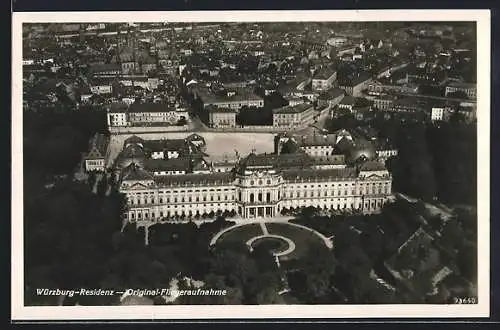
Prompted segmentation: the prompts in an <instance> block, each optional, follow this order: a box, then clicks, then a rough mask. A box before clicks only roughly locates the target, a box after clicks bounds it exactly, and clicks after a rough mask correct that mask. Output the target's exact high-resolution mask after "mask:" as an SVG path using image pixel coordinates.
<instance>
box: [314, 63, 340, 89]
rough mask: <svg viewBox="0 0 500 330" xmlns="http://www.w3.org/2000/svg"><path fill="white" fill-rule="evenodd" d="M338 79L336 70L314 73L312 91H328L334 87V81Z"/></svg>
mask: <svg viewBox="0 0 500 330" xmlns="http://www.w3.org/2000/svg"><path fill="white" fill-rule="evenodd" d="M336 79H337V71H336V70H334V69H329V68H325V69H320V70H319V71H318V72H315V73H314V76H313V78H312V89H313V90H319V91H326V90H328V89H330V88H332V87H333V83H334V81H335V80H336Z"/></svg>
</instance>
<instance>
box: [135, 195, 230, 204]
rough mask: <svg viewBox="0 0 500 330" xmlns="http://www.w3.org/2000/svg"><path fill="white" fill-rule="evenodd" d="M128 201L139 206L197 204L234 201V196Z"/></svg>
mask: <svg viewBox="0 0 500 330" xmlns="http://www.w3.org/2000/svg"><path fill="white" fill-rule="evenodd" d="M128 200H129V203H130V205H141V204H156V202H157V201H158V203H159V204H164V203H166V204H169V203H193V202H195V203H197V202H208V201H209V202H214V201H222V200H224V201H229V200H231V201H234V195H230V196H228V195H224V196H221V195H217V196H214V195H210V196H206V195H205V196H201V197H200V196H194V198H193V197H192V196H188V197H184V196H182V197H172V198H170V197H166V198H163V197H160V198H159V199H156V198H154V197H151V198H130V197H128Z"/></svg>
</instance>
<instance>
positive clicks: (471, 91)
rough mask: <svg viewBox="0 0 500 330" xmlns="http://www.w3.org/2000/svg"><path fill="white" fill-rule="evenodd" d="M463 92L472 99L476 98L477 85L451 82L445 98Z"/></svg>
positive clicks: (447, 87)
mask: <svg viewBox="0 0 500 330" xmlns="http://www.w3.org/2000/svg"><path fill="white" fill-rule="evenodd" d="M455 92H462V93H464V94H465V95H467V97H468V98H470V99H475V98H476V84H467V83H460V82H451V83H450V84H448V86H446V89H445V96H448V94H450V93H455Z"/></svg>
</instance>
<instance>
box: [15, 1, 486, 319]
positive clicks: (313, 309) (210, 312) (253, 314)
mask: <svg viewBox="0 0 500 330" xmlns="http://www.w3.org/2000/svg"><path fill="white" fill-rule="evenodd" d="M165 21H168V22H237V21H242V22H265V21H269V22H273V21H276V22H277V21H476V22H477V54H478V60H477V62H478V68H477V77H478V79H477V112H478V116H477V117H478V120H477V124H478V127H477V132H478V139H477V140H478V141H477V142H478V167H477V168H478V204H477V207H478V304H477V305H273V306H265V305H260V306H243V305H236V306H219V305H213V306H212V305H210V306H119V307H111V306H104V307H103V306H99V307H86V306H85V307H84V306H60V307H25V306H23V300H24V299H23V297H24V286H23V278H24V264H23V192H22V189H23V188H22V187H23V173H22V168H23V166H22V164H23V151H22V150H23V149H22V146H23V144H22V141H23V125H22V115H23V114H22V23H44V22H165ZM12 22H13V23H12V45H13V47H12V107H13V108H12V187H11V188H12V232H11V234H12V260H11V263H12V264H11V271H12V289H11V302H12V308H11V311H12V319H13V320H137V319H141V320H169V319H171V320H180V319H256V318H262V319H266V318H307V319H312V318H407V317H411V318H413V317H420V318H467V317H488V316H489V312H490V307H489V304H490V266H489V263H490V228H489V227H490V226H489V220H490V214H489V209H490V207H489V203H490V191H489V189H490V188H489V186H490V175H489V173H490V168H489V167H490V165H489V164H490V155H489V150H490V148H489V147H490V81H491V77H490V54H491V48H490V47H491V46H490V11H489V10H320V11H190V12H36V13H34V12H26V13H20V12H16V13H13V20H12Z"/></svg>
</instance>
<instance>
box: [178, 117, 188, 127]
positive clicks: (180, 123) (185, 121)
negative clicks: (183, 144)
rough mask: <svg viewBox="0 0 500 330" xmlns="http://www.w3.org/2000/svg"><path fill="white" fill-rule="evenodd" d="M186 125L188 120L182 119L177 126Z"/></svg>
mask: <svg viewBox="0 0 500 330" xmlns="http://www.w3.org/2000/svg"><path fill="white" fill-rule="evenodd" d="M185 125H187V120H186V118H184V117H181V119H179V120H178V121H177V126H185Z"/></svg>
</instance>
